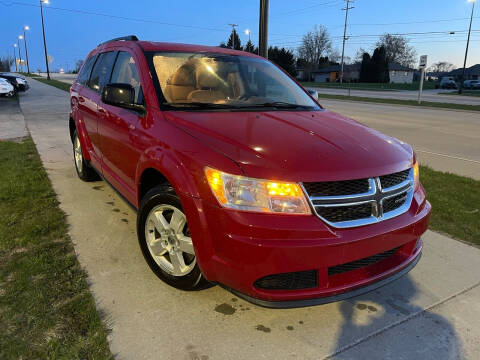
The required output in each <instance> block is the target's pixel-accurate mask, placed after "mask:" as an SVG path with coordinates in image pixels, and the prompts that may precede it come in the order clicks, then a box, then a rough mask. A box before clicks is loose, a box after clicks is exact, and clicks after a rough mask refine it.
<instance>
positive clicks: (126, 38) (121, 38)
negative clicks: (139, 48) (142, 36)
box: [98, 35, 138, 46]
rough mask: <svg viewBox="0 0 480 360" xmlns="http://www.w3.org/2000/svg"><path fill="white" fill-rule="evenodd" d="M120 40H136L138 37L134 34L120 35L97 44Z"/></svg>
mask: <svg viewBox="0 0 480 360" xmlns="http://www.w3.org/2000/svg"><path fill="white" fill-rule="evenodd" d="M121 40H123V41H138V38H137V37H136V36H135V35H127V36H120V37H117V38H115V39H111V40H107V41H104V42H102V43H100V44H98V46H100V45H104V44H107V43H109V42H112V41H121Z"/></svg>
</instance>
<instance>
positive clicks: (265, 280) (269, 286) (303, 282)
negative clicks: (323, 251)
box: [253, 270, 318, 290]
mask: <svg viewBox="0 0 480 360" xmlns="http://www.w3.org/2000/svg"><path fill="white" fill-rule="evenodd" d="M253 285H254V286H255V287H256V288H257V289H264V290H300V289H311V288H316V287H317V286H318V275H317V270H308V271H299V272H290V273H283V274H275V275H268V276H264V277H262V278H260V279H258V280H257V281H255V283H254V284H253Z"/></svg>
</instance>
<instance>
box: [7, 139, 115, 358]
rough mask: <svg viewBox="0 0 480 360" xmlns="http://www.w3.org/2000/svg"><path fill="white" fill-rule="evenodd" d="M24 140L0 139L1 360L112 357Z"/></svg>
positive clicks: (51, 196)
mask: <svg viewBox="0 0 480 360" xmlns="http://www.w3.org/2000/svg"><path fill="white" fill-rule="evenodd" d="M67 231H68V226H67V223H66V221H65V214H64V213H63V212H62V211H61V210H60V208H59V207H58V201H57V199H56V195H55V193H54V191H53V190H52V187H51V184H50V181H49V179H48V177H47V174H46V172H45V170H44V169H43V167H42V163H41V161H40V157H39V155H38V153H37V151H36V149H35V145H34V144H33V141H32V140H31V138H28V139H26V140H24V141H23V142H21V143H17V142H9V141H0V334H1V335H0V359H59V358H61V359H87V358H89V359H111V358H112V355H111V353H110V350H109V347H108V343H107V330H106V329H105V327H104V324H103V322H102V320H101V317H100V315H99V313H98V312H97V309H96V307H95V302H94V299H93V297H92V295H91V293H90V292H89V287H88V284H87V275H86V273H85V271H84V270H83V269H82V268H81V267H80V265H79V263H78V260H77V257H76V255H75V252H74V249H73V246H72V243H71V240H70V238H69V236H68V233H67Z"/></svg>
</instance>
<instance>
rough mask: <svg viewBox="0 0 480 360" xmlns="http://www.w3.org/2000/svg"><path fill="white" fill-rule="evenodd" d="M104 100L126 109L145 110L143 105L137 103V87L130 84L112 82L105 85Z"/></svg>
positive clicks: (106, 102)
mask: <svg viewBox="0 0 480 360" xmlns="http://www.w3.org/2000/svg"><path fill="white" fill-rule="evenodd" d="M102 102H103V103H105V104H109V105H113V106H118V107H122V108H125V109H130V110H135V111H139V112H144V111H145V107H144V106H143V105H138V104H135V89H134V88H133V86H132V85H130V84H119V83H112V84H107V85H105V86H104V88H103V91H102Z"/></svg>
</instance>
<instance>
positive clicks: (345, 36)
mask: <svg viewBox="0 0 480 360" xmlns="http://www.w3.org/2000/svg"><path fill="white" fill-rule="evenodd" d="M350 1H352V2H353V0H346V2H347V6H346V7H345V9H342V10H344V11H345V26H344V28H343V46H342V63H341V66H340V84H341V83H343V66H344V57H345V40H347V23H348V10H350V9H354V7H353V6H352V7H350V6H349V5H350Z"/></svg>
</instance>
